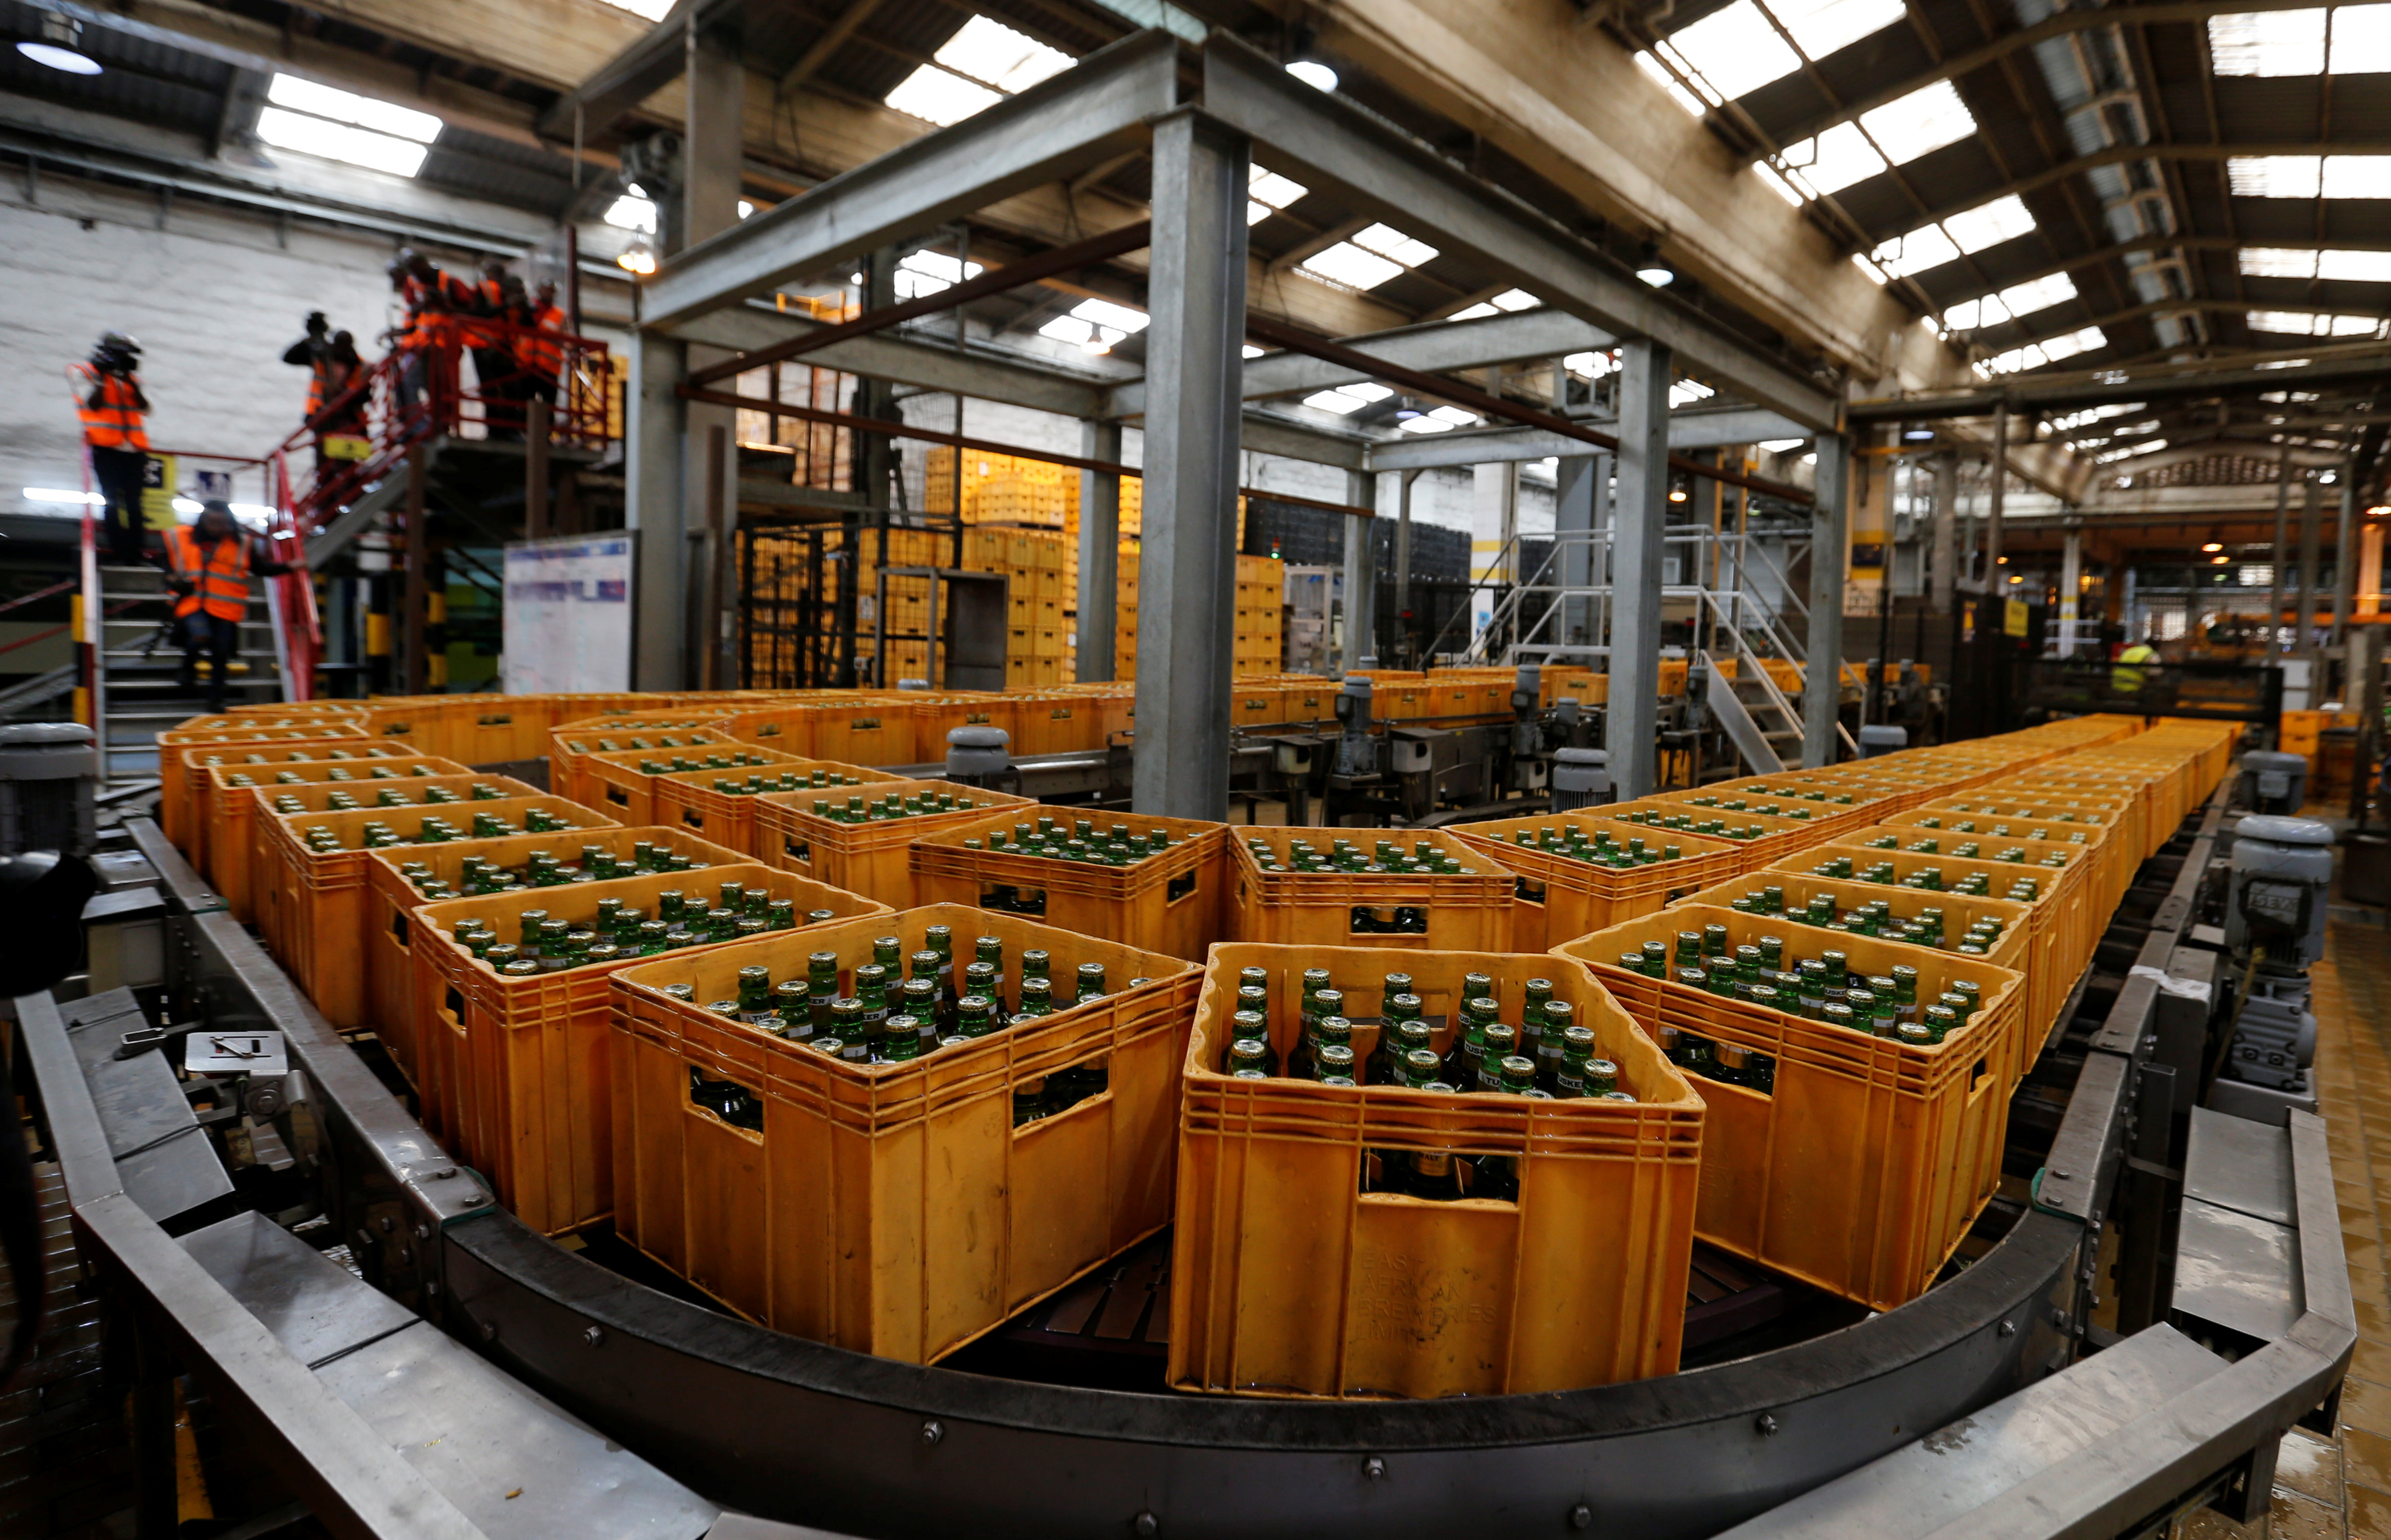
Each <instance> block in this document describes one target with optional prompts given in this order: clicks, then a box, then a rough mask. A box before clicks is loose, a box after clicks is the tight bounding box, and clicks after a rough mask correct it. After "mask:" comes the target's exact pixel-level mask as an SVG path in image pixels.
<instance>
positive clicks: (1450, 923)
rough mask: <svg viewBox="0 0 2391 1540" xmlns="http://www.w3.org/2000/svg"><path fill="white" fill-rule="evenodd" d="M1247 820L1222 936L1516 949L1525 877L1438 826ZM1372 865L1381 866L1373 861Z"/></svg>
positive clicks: (1234, 846)
mask: <svg viewBox="0 0 2391 1540" xmlns="http://www.w3.org/2000/svg"><path fill="white" fill-rule="evenodd" d="M1351 834H1352V835H1353V836H1354V837H1353V838H1351V839H1350V840H1349V839H1347V838H1346V837H1345V832H1344V831H1339V830H1336V829H1306V828H1290V827H1287V826H1285V825H1276V826H1270V825H1247V826H1245V827H1242V828H1237V829H1234V830H1232V831H1231V832H1230V835H1229V840H1228V843H1229V847H1230V849H1229V886H1228V907H1227V910H1226V912H1225V913H1224V915H1223V917H1222V921H1221V937H1222V938H1223V939H1224V940H1230V941H1267V942H1271V943H1273V944H1276V945H1282V946H1297V945H1317V946H1324V947H1432V948H1434V949H1435V950H1437V951H1512V950H1514V949H1513V947H1512V944H1511V912H1512V909H1513V903H1512V897H1513V893H1514V891H1515V890H1516V888H1517V887H1518V886H1519V877H1518V874H1516V873H1514V872H1513V871H1512V870H1511V869H1510V868H1509V867H1507V866H1505V865H1503V864H1502V863H1501V862H1500V861H1497V860H1496V859H1495V858H1494V857H1493V856H1491V855H1489V854H1488V853H1487V852H1486V851H1485V850H1484V849H1482V848H1475V847H1472V846H1469V845H1467V844H1465V843H1463V842H1462V841H1461V840H1458V839H1456V838H1454V836H1453V835H1452V834H1451V833H1450V832H1449V831H1446V830H1442V829H1395V830H1379V829H1356V830H1353V831H1351ZM1372 868H1376V870H1372Z"/></svg>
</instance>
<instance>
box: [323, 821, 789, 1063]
mask: <svg viewBox="0 0 2391 1540" xmlns="http://www.w3.org/2000/svg"><path fill="white" fill-rule="evenodd" d="M752 859H753V858H751V857H749V856H747V855H745V854H743V852H740V851H737V850H729V849H725V848H722V847H721V846H718V845H710V844H708V843H706V842H705V841H704V840H702V839H699V838H698V837H696V836H695V835H690V834H686V833H684V832H682V831H680V830H679V829H667V828H661V827H655V826H647V827H641V828H629V829H611V828H610V829H587V830H578V831H575V833H574V834H573V835H572V836H571V837H570V838H562V839H560V838H558V837H557V836H555V835H502V836H500V837H498V838H497V839H467V840H457V841H452V842H450V843H448V844H445V845H397V846H389V847H385V848H381V849H378V850H368V851H367V852H366V900H365V901H366V958H365V960H366V991H367V1014H368V1017H369V1019H371V1021H372V1022H373V1024H374V1030H375V1033H376V1034H377V1035H378V1036H379V1037H380V1038H381V1042H382V1044H383V1046H384V1047H386V1048H387V1049H389V1051H390V1055H391V1057H393V1058H394V1059H396V1060H397V1061H398V1063H399V1067H400V1068H402V1069H404V1070H405V1071H406V1072H407V1076H408V1078H409V1079H411V1080H414V1081H416V1082H417V1086H418V1089H419V1090H425V1088H424V1087H423V1085H422V1071H421V1070H420V1068H418V1054H417V1049H416V1041H417V1031H418V1023H420V1021H422V1020H423V1019H424V1016H425V1013H426V1012H427V1011H428V1010H429V1006H428V1005H422V1004H419V1003H418V1002H417V1000H416V998H415V912H416V911H417V910H419V909H420V908H422V907H423V906H424V905H425V904H431V903H441V902H444V901H446V900H447V899H469V898H478V897H481V896H482V895H485V894H490V893H510V892H515V891H519V890H523V889H530V888H540V887H562V886H568V885H571V884H577V883H593V882H610V881H613V880H614V879H615V878H617V877H644V876H650V875H653V874H659V873H684V872H685V873H694V874H703V873H704V871H705V870H706V869H707V868H709V867H715V866H737V865H741V864H743V863H745V862H747V861H750V860H752ZM424 1100H425V1103H426V1105H427V1109H428V1106H429V1104H430V1102H431V1100H432V1097H431V1094H430V1092H429V1091H428V1090H425V1095H424Z"/></svg>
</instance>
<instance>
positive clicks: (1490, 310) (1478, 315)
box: [1445, 300, 1503, 321]
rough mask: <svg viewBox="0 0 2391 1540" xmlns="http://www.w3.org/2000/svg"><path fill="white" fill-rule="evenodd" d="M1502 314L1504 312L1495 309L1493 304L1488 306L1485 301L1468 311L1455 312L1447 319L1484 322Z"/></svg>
mask: <svg viewBox="0 0 2391 1540" xmlns="http://www.w3.org/2000/svg"><path fill="white" fill-rule="evenodd" d="M1501 314H1503V312H1501V311H1500V310H1497V309H1495V308H1494V307H1493V305H1492V304H1487V303H1486V302H1485V301H1483V300H1480V302H1479V303H1478V304H1473V305H1471V306H1470V307H1469V308H1468V309H1467V310H1456V311H1454V313H1453V314H1452V315H1450V316H1447V317H1445V319H1446V320H1448V321H1482V320H1484V319H1485V318H1486V317H1489V316H1499V315H1501Z"/></svg>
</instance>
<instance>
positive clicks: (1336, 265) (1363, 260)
mask: <svg viewBox="0 0 2391 1540" xmlns="http://www.w3.org/2000/svg"><path fill="white" fill-rule="evenodd" d="M1296 265H1297V266H1298V267H1299V268H1301V269H1302V270H1303V271H1305V272H1307V273H1309V274H1311V275H1312V277H1313V278H1326V279H1327V280H1328V281H1329V282H1331V283H1336V284H1342V285H1343V286H1344V287H1346V288H1348V289H1376V287H1378V285H1380V284H1382V283H1384V282H1386V281H1387V280H1388V279H1389V278H1396V277H1399V276H1400V275H1401V274H1402V271H1403V266H1402V264H1401V263H1399V262H1389V261H1388V260H1387V259H1386V258H1385V257H1382V256H1379V255H1377V254H1376V253H1375V252H1365V251H1364V250H1362V248H1361V247H1359V246H1356V245H1354V244H1352V243H1351V241H1345V240H1340V241H1338V243H1337V244H1336V245H1334V246H1331V247H1329V248H1328V249H1327V250H1326V251H1323V252H1312V255H1310V256H1308V257H1305V258H1304V259H1303V260H1302V261H1301V262H1299V263H1298V264H1296Z"/></svg>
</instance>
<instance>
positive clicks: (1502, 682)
mask: <svg viewBox="0 0 2391 1540" xmlns="http://www.w3.org/2000/svg"><path fill="white" fill-rule="evenodd" d="M1517 679H1518V674H1517V670H1514V669H1508V668H1439V669H1437V670H1436V671H1435V672H1434V673H1432V674H1430V675H1429V676H1428V690H1429V694H1430V700H1429V708H1428V709H1429V713H1430V716H1431V718H1432V719H1434V720H1437V721H1441V722H1450V723H1454V724H1456V725H1460V724H1466V723H1471V722H1491V721H1504V722H1507V721H1509V720H1511V718H1512V711H1511V687H1512V685H1513V684H1514V683H1516V682H1517Z"/></svg>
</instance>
